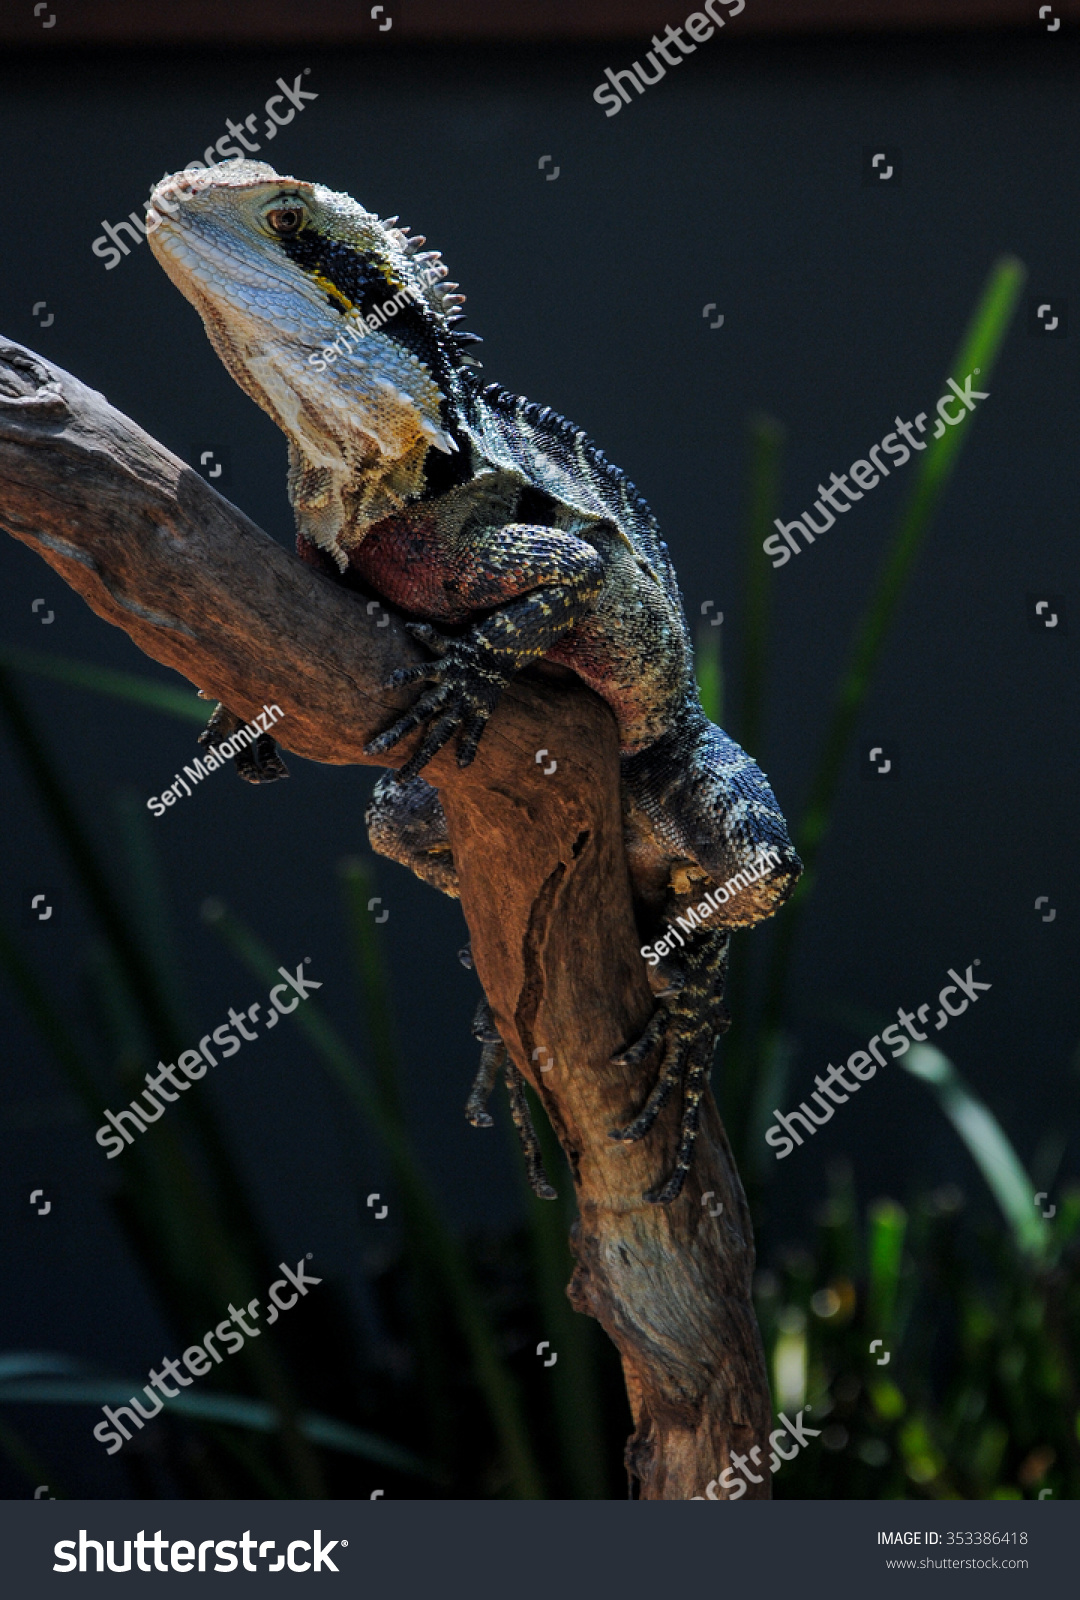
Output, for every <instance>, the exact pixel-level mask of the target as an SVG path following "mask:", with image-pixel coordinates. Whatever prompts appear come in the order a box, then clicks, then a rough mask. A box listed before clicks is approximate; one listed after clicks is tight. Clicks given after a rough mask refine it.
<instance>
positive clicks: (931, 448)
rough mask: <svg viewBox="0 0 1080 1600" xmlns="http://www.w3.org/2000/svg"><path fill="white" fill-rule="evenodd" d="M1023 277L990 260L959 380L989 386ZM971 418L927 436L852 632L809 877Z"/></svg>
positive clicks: (821, 772) (1008, 259) (809, 819)
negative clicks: (871, 691)
mask: <svg viewBox="0 0 1080 1600" xmlns="http://www.w3.org/2000/svg"><path fill="white" fill-rule="evenodd" d="M1024 277H1025V273H1024V268H1023V266H1022V264H1021V263H1020V262H1019V261H1017V260H1016V259H1015V258H1014V257H1012V256H1005V257H1003V258H1002V259H1001V260H999V261H998V262H996V263H995V265H994V267H993V269H992V271H991V273H990V277H989V279H988V281H987V284H986V287H985V288H984V290H983V293H982V296H981V297H980V299H979V302H978V304H977V306H976V307H975V311H974V313H973V315H972V318H971V321H970V323H969V324H968V327H967V330H966V332H965V334H964V337H963V339H962V341H961V344H960V348H959V350H958V351H957V354H956V358H955V360H954V361H953V364H952V367H951V369H950V372H949V376H950V377H952V378H954V379H955V380H956V381H957V382H958V383H960V384H962V383H963V382H964V379H965V378H967V377H968V376H969V374H971V373H973V372H974V371H975V370H976V368H978V369H979V374H980V376H979V384H978V386H979V387H983V388H985V389H987V390H989V384H990V379H991V376H992V374H993V370H994V367H995V365H996V363H997V358H998V355H999V353H1000V351H1001V347H1002V345H1003V343H1004V341H1005V336H1006V334H1007V333H1008V331H1009V326H1010V324H1011V322H1012V318H1013V313H1014V311H1015V310H1016V304H1017V301H1018V299H1019V296H1020V291H1021V289H1022V288H1023V284H1024ZM972 426H973V416H972V414H971V413H968V414H967V415H966V416H965V417H964V419H963V421H961V422H959V423H958V424H957V425H956V426H955V427H953V428H946V429H945V431H944V433H943V434H942V436H941V438H940V439H931V440H930V441H929V443H928V444H927V447H926V452H925V454H924V455H923V456H922V458H921V460H920V463H919V469H918V473H917V475H916V478H915V483H914V487H913V489H912V492H911V496H910V498H909V500H908V502H907V505H906V506H905V508H904V511H903V513H902V514H901V517H900V522H899V525H898V527H897V530H896V534H895V536H894V538H893V542H892V545H891V547H890V549H889V551H888V553H887V555H886V558H885V561H884V564H883V566H882V568H881V571H880V573H879V576H878V581H877V587H876V589H875V591H874V593H873V595H872V597H871V600H870V604H869V606H868V607H867V610H866V612H865V613H864V615H863V618H862V621H861V623H860V625H859V628H858V630H857V632H856V635H855V643H854V648H853V649H852V652H851V659H850V662H849V665H848V668H847V670H846V672H845V673H844V676H843V677H842V678H841V680H840V685H839V690H838V693H837V697H836V704H835V707H834V710H833V716H832V721H831V723H830V725H829V729H828V732H827V734H826V736H825V743H824V747H823V749H822V753H821V758H820V760H819V762H818V767H817V772H816V775H815V777H814V781H813V783H812V784H811V787H810V798H809V801H808V804H807V809H806V814H805V816H804V818H803V822H802V827H801V828H800V830H799V838H798V849H799V853H800V855H801V856H802V858H803V861H804V862H805V863H806V868H807V874H806V876H807V878H810V877H811V875H812V872H813V866H814V863H815V861H816V858H817V853H818V849H819V846H820V844H821V841H822V839H823V838H824V837H825V834H826V832H827V830H828V823H829V815H830V811H831V807H832V802H833V799H834V797H835V794H836V789H837V785H838V783H839V781H840V776H841V773H842V770H843V764H844V760H845V757H846V754H847V748H848V744H849V742H850V739H851V735H852V732H853V731H854V727H855V723H856V720H857V718H858V715H859V712H860V710H861V709H862V706H863V702H864V701H865V699H866V696H867V694H868V692H869V689H870V681H871V678H872V676H873V672H874V669H875V667H876V666H877V663H878V660H879V658H880V655H881V650H882V646H883V645H884V643H885V637H886V634H887V633H888V631H889V628H890V626H891V624H892V621H893V618H894V616H895V615H896V610H897V607H898V606H899V604H900V600H901V597H902V595H903V592H904V589H905V587H906V584H907V581H908V578H909V577H910V574H911V569H912V566H913V565H914V562H915V558H916V557H917V555H918V553H919V551H920V549H921V548H922V545H923V542H924V540H925V538H926V535H927V533H928V532H929V529H930V524H931V522H932V521H933V518H934V515H935V513H936V512H937V509H938V507H939V505H940V503H941V499H942V496H943V494H944V491H945V488H946V486H947V485H948V482H949V479H950V478H951V477H952V474H953V471H954V470H955V467H956V461H957V457H958V455H959V453H960V451H961V449H962V448H963V446H964V443H965V441H966V439H967V437H968V435H969V434H970V432H971V429H972ZM804 893H805V891H804Z"/></svg>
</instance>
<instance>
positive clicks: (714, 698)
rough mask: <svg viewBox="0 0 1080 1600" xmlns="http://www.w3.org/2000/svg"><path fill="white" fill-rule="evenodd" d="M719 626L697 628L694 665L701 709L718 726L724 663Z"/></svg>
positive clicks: (721, 713)
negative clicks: (721, 654)
mask: <svg viewBox="0 0 1080 1600" xmlns="http://www.w3.org/2000/svg"><path fill="white" fill-rule="evenodd" d="M719 634H720V630H719V628H710V627H707V626H706V627H702V628H699V629H698V636H697V648H696V650H695V651H694V666H695V670H696V673H697V686H698V694H699V696H700V697H701V709H702V710H703V711H704V713H705V715H706V716H707V717H708V719H709V721H710V722H715V723H716V724H717V726H718V727H719V725H720V722H721V720H722V718H723V715H724V665H723V661H722V660H721V656H720V638H719Z"/></svg>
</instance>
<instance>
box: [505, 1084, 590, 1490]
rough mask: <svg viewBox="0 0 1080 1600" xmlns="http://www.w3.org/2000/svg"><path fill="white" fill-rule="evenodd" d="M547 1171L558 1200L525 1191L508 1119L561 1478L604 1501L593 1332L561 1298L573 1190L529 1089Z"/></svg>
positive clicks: (568, 1270) (569, 1259) (570, 1261)
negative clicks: (550, 1359) (549, 1362)
mask: <svg viewBox="0 0 1080 1600" xmlns="http://www.w3.org/2000/svg"><path fill="white" fill-rule="evenodd" d="M526 1094H527V1096H528V1100H529V1107H530V1110H531V1112H532V1119H533V1126H534V1128H535V1129H536V1136H537V1138H538V1139H539V1141H540V1150H541V1154H542V1156H543V1161H544V1169H545V1171H546V1172H547V1174H548V1176H549V1178H551V1180H552V1182H553V1183H554V1185H555V1188H556V1189H557V1190H558V1192H559V1198H558V1200H557V1201H555V1202H553V1201H551V1200H539V1199H538V1198H537V1197H536V1195H534V1194H533V1192H532V1189H531V1188H530V1187H529V1183H528V1179H527V1178H526V1176H525V1166H524V1163H523V1161H522V1159H521V1144H520V1141H519V1139H518V1137H517V1134H516V1132H515V1131H514V1129H513V1124H512V1123H511V1122H510V1119H509V1117H507V1118H506V1126H507V1129H508V1137H509V1138H510V1139H511V1142H512V1144H513V1160H514V1163H515V1165H516V1167H517V1169H518V1171H519V1173H520V1174H521V1183H522V1188H523V1190H524V1192H525V1208H526V1211H525V1214H526V1218H527V1220H528V1226H529V1235H530V1241H531V1245H532V1259H533V1278H534V1281H535V1284H536V1294H537V1300H538V1301H539V1304H540V1315H541V1320H542V1324H543V1329H544V1333H545V1335H546V1336H547V1338H548V1340H549V1342H550V1344H551V1347H552V1349H553V1350H555V1351H556V1352H557V1354H558V1360H557V1362H556V1363H555V1366H554V1367H552V1368H551V1370H550V1372H546V1373H545V1377H546V1378H549V1379H550V1383H551V1390H552V1396H553V1399H554V1412H555V1426H556V1430H557V1433H558V1436H559V1444H560V1450H561V1454H562V1467H563V1476H564V1480H565V1482H566V1484H567V1485H568V1486H569V1488H570V1489H571V1490H572V1492H573V1495H574V1498H575V1499H577V1500H603V1499H605V1498H606V1497H607V1492H608V1475H607V1461H606V1444H605V1439H604V1426H603V1417H602V1414H601V1408H600V1400H599V1395H598V1393H597V1359H596V1355H597V1350H596V1334H597V1324H596V1323H595V1322H594V1321H593V1319H592V1318H591V1317H586V1316H583V1315H582V1313H581V1312H580V1311H575V1310H574V1308H573V1306H572V1305H571V1304H570V1301H569V1300H568V1299H567V1297H566V1285H567V1284H568V1283H569V1281H570V1277H571V1274H572V1273H573V1270H574V1265H575V1263H574V1258H573V1256H572V1254H571V1252H570V1245H569V1242H568V1241H569V1234H570V1230H571V1228H572V1226H573V1224H574V1221H575V1218H576V1211H577V1207H576V1205H575V1203H574V1182H573V1179H572V1177H571V1176H570V1169H569V1167H568V1166H567V1164H566V1161H565V1159H564V1158H563V1155H562V1152H561V1150H560V1148H559V1143H558V1140H557V1139H556V1138H555V1135H554V1133H553V1132H552V1128H551V1124H550V1122H549V1121H548V1118H547V1113H546V1112H545V1111H544V1108H543V1106H542V1105H541V1104H540V1101H539V1099H538V1098H537V1096H536V1095H535V1094H534V1093H533V1091H532V1089H531V1088H529V1089H527V1090H526Z"/></svg>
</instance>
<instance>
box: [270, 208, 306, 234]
mask: <svg viewBox="0 0 1080 1600" xmlns="http://www.w3.org/2000/svg"><path fill="white" fill-rule="evenodd" d="M266 220H267V223H268V224H269V226H270V227H271V228H272V229H273V230H274V232H275V233H276V234H279V235H280V236H281V238H283V239H288V238H291V237H292V235H293V234H294V233H299V231H300V228H301V227H302V225H303V221H304V213H303V211H302V210H301V208H300V207H299V206H277V207H276V208H275V209H274V210H273V211H268V212H267V213H266Z"/></svg>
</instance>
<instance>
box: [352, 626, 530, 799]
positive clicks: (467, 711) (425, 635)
mask: <svg viewBox="0 0 1080 1600" xmlns="http://www.w3.org/2000/svg"><path fill="white" fill-rule="evenodd" d="M405 626H406V628H407V629H408V631H409V632H410V633H411V634H412V636H413V638H414V639H418V640H419V641H420V643H421V644H423V645H426V646H427V648H428V649H429V650H430V651H431V652H432V653H433V654H434V656H435V657H436V659H435V660H434V661H423V662H420V663H419V664H418V665H417V666H415V667H399V668H398V670H397V671H396V672H395V673H393V674H392V675H391V676H390V678H389V679H388V680H387V682H386V684H385V685H384V687H385V688H387V689H403V688H405V687H406V685H408V684H410V683H420V682H421V681H424V680H426V681H429V682H430V683H431V684H432V688H430V689H428V690H426V691H425V693H424V694H422V695H421V696H420V698H419V699H418V700H417V701H416V703H415V705H412V706H410V707H409V710H408V711H406V713H405V715H404V716H403V717H399V719H398V720H397V722H395V723H394V725H393V726H392V727H390V728H387V729H386V730H385V732H383V733H380V734H378V735H377V736H376V737H375V738H374V739H372V740H371V741H370V742H369V743H368V744H367V745H365V746H364V749H365V751H366V753H367V754H368V755H373V756H378V755H385V753H386V752H387V750H391V749H392V748H393V747H394V745H396V744H398V743H399V742H400V740H402V739H404V738H405V736H406V734H409V733H412V731H413V729H414V728H419V727H423V726H424V725H425V724H427V725H428V726H427V731H426V733H425V736H424V738H423V739H422V740H421V741H420V744H419V745H418V746H417V748H416V750H415V751H414V753H413V754H412V755H411V756H410V757H409V759H408V761H407V762H406V763H405V765H404V766H403V767H401V768H400V769H399V771H398V774H397V778H398V782H399V783H407V782H408V781H409V780H410V779H411V778H415V776H416V774H417V773H418V772H419V771H420V769H421V768H422V767H424V766H426V765H427V763H428V762H429V761H430V760H431V758H432V756H434V755H436V754H437V753H438V752H439V751H440V750H441V749H442V747H443V745H444V744H446V743H447V741H448V740H450V739H452V738H453V736H454V734H455V733H456V732H457V730H458V729H459V728H460V730H461V743H460V745H459V747H458V758H457V759H458V766H459V767H467V766H468V765H469V763H470V762H471V761H472V759H473V757H474V756H475V754H476V747H477V745H478V744H479V743H480V736H481V734H482V733H483V731H484V728H485V727H486V726H487V720H488V718H489V717H490V716H491V713H492V712H493V711H494V709H495V706H496V704H497V702H498V699H499V696H500V695H501V694H502V692H503V690H504V689H505V688H506V685H507V684H508V683H509V681H510V677H511V675H512V672H513V667H511V666H509V665H508V663H506V662H505V660H504V659H503V658H502V657H501V656H500V654H499V652H498V651H496V650H493V649H492V648H491V646H490V645H488V644H485V643H484V642H483V640H481V639H477V638H476V637H475V635H472V636H471V635H469V634H466V635H464V636H463V637H461V638H449V637H447V636H446V635H444V634H441V633H439V632H438V631H437V630H436V629H435V628H433V627H432V626H431V625H430V623H427V622H407V623H406V624H405Z"/></svg>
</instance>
